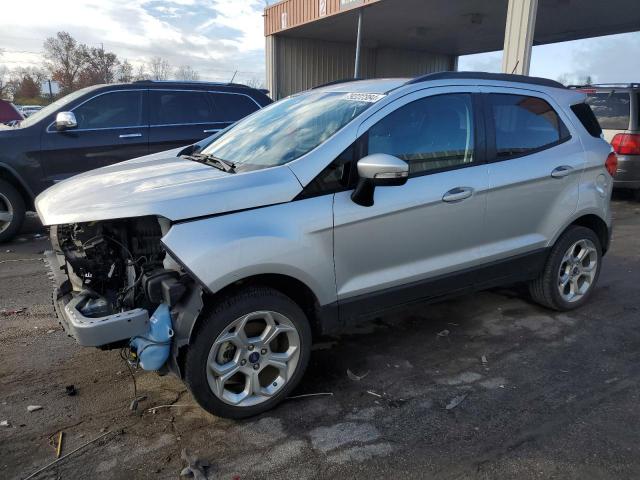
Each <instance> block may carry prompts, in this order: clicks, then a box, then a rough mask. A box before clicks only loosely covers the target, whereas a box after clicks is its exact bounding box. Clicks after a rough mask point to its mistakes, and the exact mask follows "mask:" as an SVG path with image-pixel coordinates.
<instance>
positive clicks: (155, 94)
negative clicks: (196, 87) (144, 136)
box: [149, 90, 214, 125]
mask: <svg viewBox="0 0 640 480" xmlns="http://www.w3.org/2000/svg"><path fill="white" fill-rule="evenodd" d="M149 95H150V98H151V125H185V124H194V123H211V122H212V121H214V120H213V112H212V110H211V105H210V103H209V99H208V95H207V92H193V91H178V90H156V91H154V90H151V91H150V92H149Z"/></svg>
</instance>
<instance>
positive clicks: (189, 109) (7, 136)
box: [0, 81, 271, 242]
mask: <svg viewBox="0 0 640 480" xmlns="http://www.w3.org/2000/svg"><path fill="white" fill-rule="evenodd" d="M269 103H271V99H270V98H269V97H267V95H266V92H265V91H264V90H257V89H254V88H250V87H247V86H244V85H238V84H230V83H208V82H174V81H163V82H157V81H141V82H134V83H126V84H111V85H96V86H93V87H88V88H84V89H82V90H78V91H77V92H74V93H71V94H69V95H67V96H65V97H63V98H61V99H60V100H57V101H56V102H54V103H52V104H51V105H49V106H47V107H45V108H43V109H42V110H40V111H39V112H38V113H35V114H34V115H32V116H30V117H29V118H27V119H25V120H23V121H21V122H20V123H19V124H18V125H17V126H15V127H12V128H9V127H0V242H2V241H6V240H9V239H10V238H11V237H12V236H13V235H14V234H15V233H16V232H17V231H18V230H19V229H20V226H21V224H22V221H23V219H24V214H25V210H30V209H32V208H33V199H34V198H35V196H36V195H37V194H39V193H40V192H42V191H43V190H45V189H46V188H48V187H50V186H51V185H52V184H54V183H55V182H58V181H60V180H63V179H65V178H68V177H70V176H72V175H76V174H78V173H81V172H84V171H87V170H92V169H94V168H99V167H103V166H105V165H109V164H112V163H117V162H121V161H124V160H128V159H130V158H135V157H140V156H142V155H147V154H149V153H154V152H159V151H162V150H168V149H171V148H175V147H179V146H185V145H190V144H192V143H195V142H197V141H199V140H201V139H203V138H205V137H208V136H210V135H213V134H215V133H216V132H218V131H219V130H222V129H224V128H226V127H228V126H229V125H231V124H232V123H234V122H236V121H237V120H239V119H241V118H243V117H245V116H246V115H249V114H250V113H253V112H254V111H256V110H258V109H260V108H262V107H264V106H266V105H268V104H269Z"/></svg>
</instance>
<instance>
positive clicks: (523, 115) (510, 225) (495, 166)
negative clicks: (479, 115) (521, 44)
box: [483, 88, 585, 260]
mask: <svg viewBox="0 0 640 480" xmlns="http://www.w3.org/2000/svg"><path fill="white" fill-rule="evenodd" d="M483 98H484V110H485V123H486V125H487V137H488V138H487V160H488V161H489V170H488V173H489V185H490V190H489V194H488V196H487V236H488V238H487V240H488V243H487V244H486V245H485V248H484V254H485V255H486V256H487V259H488V260H493V259H496V260H497V259H507V258H510V257H516V256H519V255H523V254H534V253H535V252H538V251H541V250H542V249H543V248H544V247H545V246H546V245H547V244H548V242H549V241H550V240H551V239H552V238H553V237H554V235H555V234H556V233H557V232H558V231H559V229H560V228H562V226H563V225H564V224H565V223H566V222H567V220H568V219H570V218H571V215H572V214H573V212H574V211H575V210H576V208H577V203H578V190H579V185H580V176H581V172H582V170H583V168H584V165H585V163H584V152H583V149H582V144H581V142H580V140H579V138H578V135H571V131H570V130H569V128H573V127H571V122H570V120H569V119H568V118H567V117H566V116H565V114H564V112H562V110H561V109H559V108H558V107H557V106H555V102H553V100H552V99H551V98H550V97H548V96H546V95H545V94H543V93H538V92H532V91H529V90H519V89H512V88H493V89H491V93H486V94H483Z"/></svg>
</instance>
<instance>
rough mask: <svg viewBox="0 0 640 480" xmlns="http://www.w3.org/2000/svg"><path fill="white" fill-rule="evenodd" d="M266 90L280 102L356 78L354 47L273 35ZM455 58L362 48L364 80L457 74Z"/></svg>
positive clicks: (269, 44)
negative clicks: (299, 93) (337, 82)
mask: <svg viewBox="0 0 640 480" xmlns="http://www.w3.org/2000/svg"><path fill="white" fill-rule="evenodd" d="M265 51H266V67H267V88H268V89H269V91H270V92H271V96H272V98H273V99H280V98H283V97H286V96H287V95H291V94H292V93H296V92H299V91H302V90H307V89H309V88H311V87H314V86H317V85H322V84H324V83H327V82H331V81H334V80H343V79H348V78H351V77H353V72H354V62H355V44H350V43H340V42H329V41H322V40H312V39H306V38H297V37H285V36H282V35H270V36H268V37H267V41H266V49H265ZM455 59H456V57H453V56H450V55H440V54H432V53H428V52H422V51H415V50H404V49H393V48H376V49H373V48H363V49H362V53H361V57H360V60H361V65H360V71H361V77H362V78H383V77H413V76H417V75H420V74H423V73H430V72H439V71H444V70H455Z"/></svg>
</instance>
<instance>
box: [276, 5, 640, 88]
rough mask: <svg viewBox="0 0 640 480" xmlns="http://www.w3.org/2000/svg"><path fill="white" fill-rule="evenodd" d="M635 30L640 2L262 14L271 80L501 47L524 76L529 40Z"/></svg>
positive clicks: (408, 71) (431, 61) (399, 70)
mask: <svg viewBox="0 0 640 480" xmlns="http://www.w3.org/2000/svg"><path fill="white" fill-rule="evenodd" d="M639 29H640V8H638V0H608V1H606V2H604V1H602V0H282V1H280V2H277V3H275V4H273V5H271V6H268V7H267V8H266V9H265V13H264V33H265V36H266V69H267V88H268V89H269V90H270V92H271V94H272V96H273V98H276V99H277V98H282V97H284V96H287V95H290V94H291V93H294V92H297V91H300V90H305V89H307V88H311V87H313V86H315V85H318V84H323V83H327V82H330V81H333V80H339V79H343V78H353V77H354V76H355V77H362V78H383V77H397V76H409V77H413V76H417V75H421V74H425V73H429V72H438V71H443V70H456V69H457V59H458V56H460V55H468V54H473V53H481V52H488V51H495V50H500V49H504V57H503V71H504V72H506V73H517V74H523V75H527V74H528V73H529V64H530V59H531V47H532V46H533V45H542V44H547V43H554V42H563V41H568V40H577V39H581V38H588V37H596V36H600V35H608V34H614V33H625V32H631V31H636V30H639Z"/></svg>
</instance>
